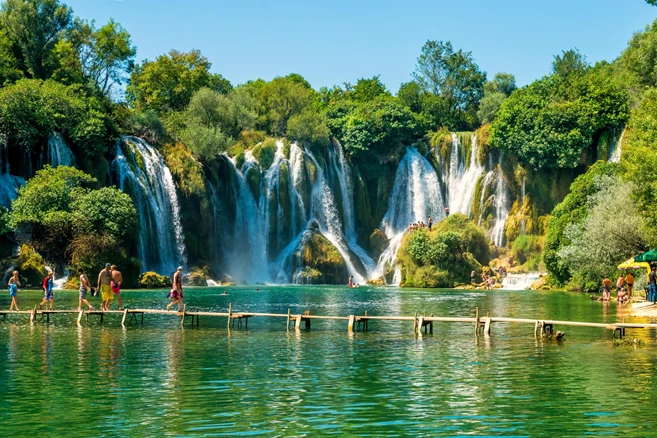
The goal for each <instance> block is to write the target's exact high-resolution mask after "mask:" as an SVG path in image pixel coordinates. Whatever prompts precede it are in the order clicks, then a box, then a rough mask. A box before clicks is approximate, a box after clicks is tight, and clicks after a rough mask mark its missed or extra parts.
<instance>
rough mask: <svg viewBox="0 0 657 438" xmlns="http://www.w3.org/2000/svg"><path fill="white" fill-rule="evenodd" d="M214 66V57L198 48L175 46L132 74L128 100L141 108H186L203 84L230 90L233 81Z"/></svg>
mask: <svg viewBox="0 0 657 438" xmlns="http://www.w3.org/2000/svg"><path fill="white" fill-rule="evenodd" d="M210 67H212V64H211V63H210V61H208V59H207V58H206V57H205V56H203V55H201V52H200V51H198V50H192V51H190V52H179V51H177V50H171V51H170V52H169V53H167V54H166V55H161V56H158V57H157V59H156V60H155V61H144V62H143V63H142V64H141V65H139V66H136V67H135V69H134V71H133V72H132V75H131V76H130V81H129V84H128V87H127V90H126V93H127V98H128V102H129V103H131V104H132V105H133V106H134V107H136V108H137V109H140V110H146V109H154V110H156V111H158V112H160V113H165V112H168V111H179V110H182V109H184V108H185V107H186V106H187V105H188V104H189V102H190V100H191V99H192V96H193V95H194V93H195V92H196V91H198V90H200V89H201V88H210V89H213V90H215V91H219V92H221V93H227V92H228V91H230V88H231V87H230V83H229V82H228V81H227V80H225V79H224V78H223V77H221V75H217V74H212V73H211V72H210Z"/></svg>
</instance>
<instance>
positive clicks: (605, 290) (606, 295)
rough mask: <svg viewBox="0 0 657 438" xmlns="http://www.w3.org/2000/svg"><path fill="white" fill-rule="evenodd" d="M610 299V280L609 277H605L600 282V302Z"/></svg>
mask: <svg viewBox="0 0 657 438" xmlns="http://www.w3.org/2000/svg"><path fill="white" fill-rule="evenodd" d="M610 298H611V280H610V279H609V277H605V279H604V280H602V301H609V299H610Z"/></svg>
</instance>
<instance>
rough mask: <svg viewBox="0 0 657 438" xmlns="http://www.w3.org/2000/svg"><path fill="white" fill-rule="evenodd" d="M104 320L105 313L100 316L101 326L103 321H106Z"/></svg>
mask: <svg viewBox="0 0 657 438" xmlns="http://www.w3.org/2000/svg"><path fill="white" fill-rule="evenodd" d="M104 318H105V312H102V313H101V314H100V323H101V324H102V323H103V319H104Z"/></svg>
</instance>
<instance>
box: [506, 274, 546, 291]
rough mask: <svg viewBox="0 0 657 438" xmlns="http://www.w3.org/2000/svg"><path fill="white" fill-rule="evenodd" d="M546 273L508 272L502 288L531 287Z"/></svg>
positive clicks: (518, 288)
mask: <svg viewBox="0 0 657 438" xmlns="http://www.w3.org/2000/svg"><path fill="white" fill-rule="evenodd" d="M544 275H545V274H544V273H540V272H530V273H528V274H507V275H506V277H504V279H503V280H502V289H506V290H525V289H529V288H530V287H531V285H532V284H534V282H536V281H537V280H538V279H539V278H541V277H542V276H544Z"/></svg>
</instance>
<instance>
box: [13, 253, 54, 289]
mask: <svg viewBox="0 0 657 438" xmlns="http://www.w3.org/2000/svg"><path fill="white" fill-rule="evenodd" d="M45 266H46V264H45V262H44V261H43V257H41V255H40V254H39V253H37V252H36V251H34V249H33V248H32V247H30V246H28V245H22V246H21V249H20V254H19V255H18V260H17V261H16V267H17V270H18V272H19V273H20V275H21V276H23V277H25V279H26V280H27V283H28V284H29V285H31V286H37V285H40V284H41V282H42V281H43V279H44V278H45V276H46V275H47V272H46V267H45Z"/></svg>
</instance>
